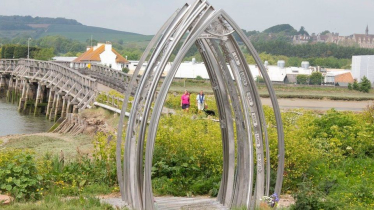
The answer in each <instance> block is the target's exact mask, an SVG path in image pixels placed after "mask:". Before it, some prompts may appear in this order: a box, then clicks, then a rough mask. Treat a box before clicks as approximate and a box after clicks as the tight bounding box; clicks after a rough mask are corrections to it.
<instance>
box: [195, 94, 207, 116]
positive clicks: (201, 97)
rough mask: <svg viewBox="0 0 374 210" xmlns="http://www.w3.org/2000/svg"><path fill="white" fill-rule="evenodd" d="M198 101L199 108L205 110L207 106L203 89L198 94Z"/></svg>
mask: <svg viewBox="0 0 374 210" xmlns="http://www.w3.org/2000/svg"><path fill="white" fill-rule="evenodd" d="M196 102H197V110H198V111H199V112H200V111H202V110H204V108H205V107H204V106H205V95H204V92H203V91H200V93H199V94H198V95H197V96H196Z"/></svg>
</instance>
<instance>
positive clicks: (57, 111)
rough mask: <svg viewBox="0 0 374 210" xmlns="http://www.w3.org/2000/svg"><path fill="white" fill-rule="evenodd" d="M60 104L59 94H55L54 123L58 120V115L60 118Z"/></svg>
mask: <svg viewBox="0 0 374 210" xmlns="http://www.w3.org/2000/svg"><path fill="white" fill-rule="evenodd" d="M61 102H62V96H61V95H60V94H57V100H56V107H55V112H54V117H53V118H54V121H56V120H58V116H59V114H60V116H61V107H62V105H61Z"/></svg>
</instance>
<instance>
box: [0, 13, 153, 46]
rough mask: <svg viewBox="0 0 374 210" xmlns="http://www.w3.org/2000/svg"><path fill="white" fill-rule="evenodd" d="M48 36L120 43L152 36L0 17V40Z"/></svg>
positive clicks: (68, 22)
mask: <svg viewBox="0 0 374 210" xmlns="http://www.w3.org/2000/svg"><path fill="white" fill-rule="evenodd" d="M50 35H59V36H64V37H66V38H69V39H73V40H78V41H81V42H85V41H86V40H87V39H90V38H91V35H92V37H93V39H95V40H97V41H100V42H105V41H119V40H121V41H122V42H124V43H126V42H144V41H149V40H150V39H151V38H152V36H147V35H142V34H136V33H131V32H124V31H117V30H111V29H106V28H100V27H93V26H86V25H83V24H81V23H79V22H77V21H76V20H71V19H65V18H44V17H35V18H33V17H31V16H0V38H9V39H13V38H15V37H25V36H27V37H31V38H34V39H38V38H41V37H45V36H50Z"/></svg>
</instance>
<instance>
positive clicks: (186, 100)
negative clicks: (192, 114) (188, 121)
mask: <svg viewBox="0 0 374 210" xmlns="http://www.w3.org/2000/svg"><path fill="white" fill-rule="evenodd" d="M181 106H182V109H183V110H184V111H186V112H188V110H189V108H190V94H189V93H188V91H187V90H185V91H184V94H183V95H182V97H181Z"/></svg>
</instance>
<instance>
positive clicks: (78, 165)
mask: <svg viewBox="0 0 374 210" xmlns="http://www.w3.org/2000/svg"><path fill="white" fill-rule="evenodd" d="M192 98H193V96H192ZM207 101H208V105H209V109H213V110H216V109H217V108H216V105H215V103H214V97H213V96H207ZM179 105H180V96H174V95H172V94H170V95H168V99H167V101H166V103H165V106H167V107H169V108H174V109H180V107H179ZM264 110H265V115H266V119H267V125H268V132H269V138H270V147H271V151H276V149H277V134H276V125H275V117H274V115H273V114H272V111H271V108H269V107H264ZM216 113H218V112H216ZM193 116H194V117H193ZM373 116H374V107H368V108H367V110H365V111H364V112H360V113H354V112H338V111H335V110H330V111H327V112H316V111H309V110H302V109H300V110H292V111H287V112H283V113H282V119H283V123H284V132H285V144H286V145H285V146H286V161H285V172H284V183H283V188H282V189H283V193H286V194H292V195H293V196H294V197H295V198H296V204H295V206H293V207H291V208H294V209H372V208H373V207H374V194H373V192H374V184H373V182H372V180H373V179H374V161H373V155H374V143H373V136H374V117H373ZM156 138H157V139H156V145H155V152H154V165H153V168H152V172H153V174H152V178H153V188H154V192H155V194H156V195H175V196H191V195H207V194H209V195H211V196H216V195H217V193H218V189H219V186H220V185H219V184H220V183H219V181H220V178H221V172H222V161H223V159H222V142H221V133H220V127H219V123H217V122H214V121H212V120H209V119H206V118H205V115H204V114H200V115H199V114H196V110H194V109H191V111H190V114H186V113H182V112H177V113H176V114H175V115H163V116H162V118H161V120H160V124H159V127H158V132H157V137H156ZM114 139H115V138H114V134H111V133H98V134H96V136H95V138H94V140H93V145H94V149H93V151H92V153H90V154H81V153H80V152H77V155H76V156H75V157H71V158H63V157H61V155H60V154H51V153H46V154H40V153H35V152H34V151H33V150H31V149H23V150H18V149H8V148H6V149H1V150H0V191H1V193H6V194H11V195H12V196H14V197H15V199H16V202H15V204H13V205H10V206H8V207H6V208H9V209H12V208H14V209H16V206H17V205H23V202H25V201H28V202H29V203H26V204H24V205H26V206H27V205H32V203H31V204H30V202H33V201H36V200H40V199H42V203H43V204H41V205H46V206H48V205H50V204H48V202H52V203H56V202H57V203H58V202H61V199H62V200H63V199H64V198H61V197H64V196H74V197H75V198H76V200H72V201H71V202H72V203H74V202H76V203H75V204H76V205H78V206H79V205H81V206H84V205H86V206H87V207H85V208H89V207H88V206H89V205H91V206H96V207H97V206H98V205H102V204H97V202H96V200H95V199H96V198H93V197H92V196H95V195H97V194H108V193H112V192H118V184H117V179H116V165H115V140H114ZM5 146H6V145H5ZM77 150H78V151H79V148H77ZM276 155H277V154H276V152H274V153H271V154H270V156H271V168H272V169H274V170H275V169H276V167H277V162H276ZM271 177H272V181H274V180H275V174H272V176H271ZM271 191H272V189H271ZM69 202H70V201H69ZM39 203H40V202H39ZM79 203H81V204H79ZM34 205H37V204H34ZM66 205H68V204H66ZM72 205H73V204H72ZM97 208H103V209H104V208H108V209H110V208H111V207H110V206H99V207H97ZM25 209H26V208H25ZM80 209H82V208H80Z"/></svg>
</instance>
